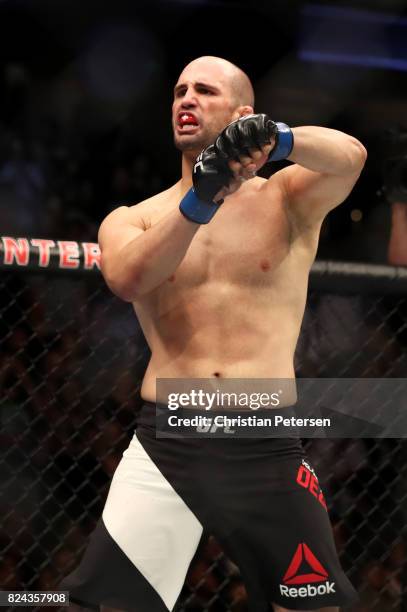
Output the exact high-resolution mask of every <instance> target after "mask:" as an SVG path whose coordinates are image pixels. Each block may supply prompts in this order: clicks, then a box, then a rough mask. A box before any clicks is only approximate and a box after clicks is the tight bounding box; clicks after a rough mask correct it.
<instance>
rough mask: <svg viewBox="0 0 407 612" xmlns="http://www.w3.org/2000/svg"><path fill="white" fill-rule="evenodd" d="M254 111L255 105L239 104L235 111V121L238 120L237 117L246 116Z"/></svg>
mask: <svg viewBox="0 0 407 612" xmlns="http://www.w3.org/2000/svg"><path fill="white" fill-rule="evenodd" d="M253 113H254V109H253V106H249V105H247V104H246V105H245V106H238V107H237V109H236V110H235V112H234V113H233V121H236V119H240V117H244V116H245V115H252V114H253Z"/></svg>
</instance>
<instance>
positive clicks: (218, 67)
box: [184, 55, 254, 107]
mask: <svg viewBox="0 0 407 612" xmlns="http://www.w3.org/2000/svg"><path fill="white" fill-rule="evenodd" d="M195 67H196V68H202V69H208V70H211V71H213V72H214V73H215V74H216V75H218V76H219V78H220V79H222V80H223V81H224V82H225V84H227V85H228V86H229V87H230V91H231V93H232V96H233V99H234V102H235V103H236V106H252V107H254V91H253V86H252V84H251V82H250V79H249V77H248V76H247V74H246V73H245V72H243V70H242V69H241V68H239V67H238V66H236V65H235V64H232V62H229V61H228V60H225V59H223V58H222V57H215V56H213V55H204V56H202V57H198V58H197V59H194V60H192V62H190V63H189V64H187V66H185V68H184V70H187V69H190V68H195Z"/></svg>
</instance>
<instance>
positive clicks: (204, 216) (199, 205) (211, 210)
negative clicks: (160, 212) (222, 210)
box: [179, 187, 220, 224]
mask: <svg viewBox="0 0 407 612" xmlns="http://www.w3.org/2000/svg"><path fill="white" fill-rule="evenodd" d="M219 206H220V204H215V202H203V201H202V200H200V199H199V198H198V196H197V195H196V193H195V190H194V188H193V187H191V189H190V190H189V191H188V192H187V193H186V194H185V195H184V197H183V198H182V200H181V202H180V205H179V209H180V211H181V212H182V214H183V215H184V217H186V218H187V219H189V220H190V221H194V223H200V224H205V223H209V221H210V220H211V219H212V217H213V215H214V214H215V213H216V211H217V210H218V208H219Z"/></svg>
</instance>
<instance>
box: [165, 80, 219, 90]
mask: <svg viewBox="0 0 407 612" xmlns="http://www.w3.org/2000/svg"><path fill="white" fill-rule="evenodd" d="M183 87H186V84H185V83H179V85H176V86H175V87H174V93H177V92H178V91H179V90H180V89H182V88H183ZM195 87H205V88H206V89H212V90H213V91H216V92H219V91H220V90H219V88H218V87H215V85H209V84H208V83H204V82H203V81H197V82H196V83H195Z"/></svg>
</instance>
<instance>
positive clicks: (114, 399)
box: [0, 63, 407, 612]
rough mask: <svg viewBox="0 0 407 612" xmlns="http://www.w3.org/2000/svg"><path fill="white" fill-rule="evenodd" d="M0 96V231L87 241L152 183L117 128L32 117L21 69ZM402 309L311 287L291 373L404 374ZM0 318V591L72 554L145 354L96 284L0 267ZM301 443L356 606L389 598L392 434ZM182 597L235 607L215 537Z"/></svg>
mask: <svg viewBox="0 0 407 612" xmlns="http://www.w3.org/2000/svg"><path fill="white" fill-rule="evenodd" d="M37 87H38V84H37ZM1 93H2V95H1V96H0V227H1V234H3V235H8V234H9V235H12V236H35V237H45V238H47V237H49V238H63V239H73V240H78V241H80V240H86V241H93V240H96V239H97V228H98V225H99V223H100V221H101V220H102V218H103V217H104V216H105V215H106V214H107V213H108V212H109V211H110V210H111V209H113V208H115V207H116V206H118V205H120V204H129V203H134V202H139V201H141V200H143V199H145V198H146V197H148V196H150V195H151V194H153V193H156V192H157V191H159V190H160V189H163V179H162V177H161V176H160V175H158V174H157V171H156V169H155V165H154V163H153V161H152V160H151V159H150V158H149V157H148V155H146V153H145V151H144V150H143V148H142V147H138V146H137V144H134V143H133V144H129V141H128V139H126V138H124V135H123V128H122V127H120V124H118V125H116V126H114V127H111V128H109V130H107V131H105V132H103V133H94V132H92V131H89V130H87V129H86V127H85V128H84V129H82V130H76V131H71V130H69V129H67V126H66V124H65V123H64V121H62V120H61V121H58V120H56V118H55V116H53V115H52V114H48V113H46V112H44V113H40V114H38V113H37V112H34V110H35V108H34V107H35V104H38V102H37V103H36V101H35V100H36V98H35V95H34V92H33V86H32V83H31V79H30V75H29V74H28V72H27V69H26V68H25V67H24V65H23V64H21V63H10V64H8V65H7V66H6V68H5V72H4V75H3V80H2V91H1ZM38 116H40V117H41V119H40V120H39V121H38V119H37V117H38ZM406 211H407V205H405V204H402V203H401V204H400V203H398V204H397V203H396V204H395V205H394V206H393V209H392V214H393V225H392V228H393V230H394V231H393V233H392V234H391V239H390V243H389V245H390V246H389V256H388V257H389V258H388V261H389V262H390V263H395V264H398V265H407V253H405V255H404V254H403V253H404V252H405V244H407V240H405V241H404V233H403V232H402V234H401V237H400V235H397V234H396V233H395V232H396V230H398V231H400V228H403V227H405V228H406V235H407V212H406ZM397 215H398V216H397ZM404 222H406V224H405V226H404V225H403V223H404ZM403 249H404V251H403ZM383 263H384V262H383ZM406 311H407V307H406V299H405V297H404V298H396V297H394V298H383V297H378V296H373V297H370V298H366V299H365V298H362V297H361V296H358V295H357V296H340V295H317V294H314V295H312V296H310V300H309V304H308V307H307V311H306V317H305V321H304V325H303V332H302V336H301V343H300V346H299V349H298V352H297V371H298V374H299V375H302V376H308V377H316V376H326V377H329V376H333V377H336V376H338V372H340V374H339V375H340V376H354V377H356V376H371V377H388V376H391V377H397V376H404V374H405V371H406V365H407V363H406V351H405V347H406V345H407V338H406V329H407V325H406ZM0 313H1V323H0V338H1V340H2V355H3V362H2V366H1V369H0V389H1V396H2V400H1V404H0V425H1V427H0V445H1V448H2V456H1V458H0V479H1V482H2V493H3V496H2V498H1V500H0V551H1V552H0V554H1V564H0V586H1V587H2V588H3V589H9V590H10V589H20V588H23V587H25V588H29V589H31V590H33V589H38V590H41V589H50V588H53V587H55V586H56V584H57V583H58V581H59V580H60V579H61V577H62V576H63V575H65V574H67V573H68V572H69V570H70V569H72V568H73V567H74V565H75V564H76V563H77V561H78V558H79V557H80V554H81V552H82V550H83V548H84V544H85V540H86V537H87V535H88V534H89V532H90V531H91V530H92V529H93V527H94V525H95V522H96V520H97V519H98V518H99V516H100V513H101V510H102V507H103V503H104V499H105V496H106V493H107V489H108V486H109V482H110V479H111V476H112V474H113V472H114V470H115V467H116V466H117V464H118V462H119V460H120V457H121V453H122V452H123V450H124V449H125V448H126V446H127V444H128V440H129V437H130V435H131V432H132V429H133V428H134V425H135V415H136V412H137V407H138V405H139V402H140V398H139V396H138V394H137V391H138V387H139V384H140V379H141V376H142V373H143V370H144V366H145V363H146V359H147V357H148V351H147V348H146V346H145V342H144V340H143V337H142V333H141V330H140V328H139V327H138V325H137V322H136V320H135V318H134V314H133V313H132V311H131V308H130V307H129V306H128V305H125V304H119V303H118V301H117V300H113V299H112V298H111V297H110V296H108V295H107V293H106V292H105V291H104V289H102V288H101V283H100V279H96V280H95V279H91V280H88V279H71V278H68V277H67V278H58V279H53V282H52V283H49V279H48V278H46V277H43V276H35V277H34V276H30V277H22V276H20V275H14V276H8V277H6V276H5V275H4V276H2V278H1V279H0ZM355 347H357V348H358V350H357V351H355ZM309 452H310V455H311V456H312V458H313V460H314V463H315V466H316V469H317V472H319V473H320V475H322V481H323V482H325V483H326V497H327V499H328V501H329V502H330V503H332V504H333V514H332V519H333V524H334V529H335V535H336V539H337V545H338V548H339V550H340V552H341V554H342V558H343V561H344V565H345V568H346V569H347V570H348V571H349V572H350V575H351V577H352V579H353V580H354V581H355V584H356V586H357V587H358V586H359V587H360V588H361V589H362V590H363V593H364V595H363V598H364V599H363V601H362V604H361V605H360V607H359V608H358V610H359V611H360V612H374V611H376V610H377V612H386V611H387V610H394V609H396V608H395V607H394V602H396V601H398V600H399V599H400V594H401V590H402V578H401V572H402V571H405V570H403V568H404V566H405V563H406V561H405V559H406V550H405V544H404V542H403V540H402V538H401V536H400V534H401V532H402V529H404V527H403V526H404V525H405V524H406V490H405V484H404V483H405V482H406V478H405V476H406V475H405V474H403V469H405V468H403V469H401V470H400V469H396V467H395V465H399V466H405V465H406V464H407V461H406V458H407V457H406V453H407V451H406V448H405V445H404V442H403V441H392V444H389V443H387V442H383V441H381V442H379V441H369V440H355V441H348V440H344V441H340V442H339V441H326V440H324V441H318V442H315V443H313V444H312V445H311V446H310V448H309ZM337 457H340V458H341V459H340V460H337ZM322 458H323V461H322ZM327 466H330V467H329V472H328V471H327ZM379 594H380V595H379ZM182 598H183V599H184V600H185V601H187V602H188V604H187V606H188V607H187V609H188V610H190V611H192V610H196V611H197V612H198V611H200V610H202V608H203V607H205V606H208V602H212V603H211V604H210V606H211V607H210V609H211V610H213V612H221V611H223V610H226V609H231V610H234V611H235V612H240V611H242V612H243V610H245V609H246V606H247V596H246V593H245V590H244V588H243V586H242V584H241V582H240V580H239V576H238V570H237V568H236V567H235V566H234V565H233V564H232V563H231V562H230V560H228V559H226V558H225V557H224V555H223V553H222V550H221V548H220V547H219V544H218V543H217V542H216V541H215V540H214V539H213V538H211V539H209V541H204V542H203V543H202V545H201V547H200V550H199V551H198V553H197V556H196V559H195V562H194V564H193V565H192V567H191V570H190V573H189V576H188V580H187V584H186V586H185V589H184V592H183V594H182ZM378 601H379V603H377V602H378Z"/></svg>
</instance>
